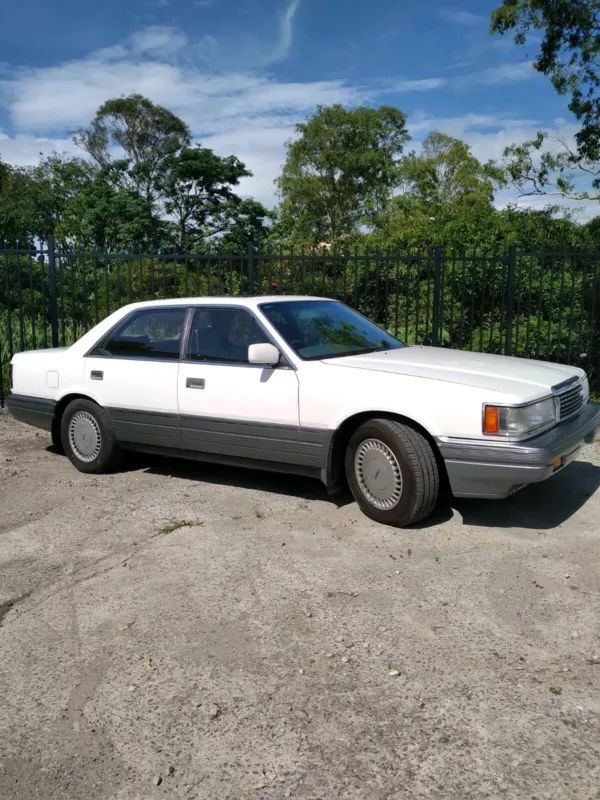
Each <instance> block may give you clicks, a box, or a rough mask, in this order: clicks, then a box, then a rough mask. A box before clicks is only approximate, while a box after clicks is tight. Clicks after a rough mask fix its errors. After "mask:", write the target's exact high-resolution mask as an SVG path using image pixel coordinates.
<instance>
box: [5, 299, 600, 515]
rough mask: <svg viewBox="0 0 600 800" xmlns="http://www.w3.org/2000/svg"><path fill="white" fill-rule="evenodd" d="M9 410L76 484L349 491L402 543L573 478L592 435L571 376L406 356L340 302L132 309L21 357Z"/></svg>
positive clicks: (460, 358) (463, 356) (489, 359)
mask: <svg viewBox="0 0 600 800" xmlns="http://www.w3.org/2000/svg"><path fill="white" fill-rule="evenodd" d="M11 389H12V394H11V395H10V396H9V398H8V401H7V405H8V407H9V409H10V411H11V412H12V414H13V416H15V417H16V418H17V419H19V420H22V421H23V422H27V423H30V424H31V425H36V426H38V427H40V428H44V429H46V430H49V431H51V433H52V438H53V442H54V444H55V445H56V446H57V447H59V448H62V449H64V451H65V452H66V453H67V455H68V457H69V458H70V460H71V461H72V463H73V464H74V465H75V467H77V469H79V470H81V471H82V472H104V471H106V470H109V469H112V468H114V467H115V466H116V464H117V463H118V459H119V456H120V455H121V454H122V452H123V451H124V450H142V451H146V452H153V453H159V454H165V455H179V456H182V457H185V458H195V459H200V460H202V461H214V462H226V463H230V464H237V465H244V466H248V467H252V468H257V469H267V470H273V469H274V470H284V471H288V472H292V473H299V474H304V475H312V476H315V477H318V478H320V479H321V480H322V481H323V483H324V484H325V485H326V486H327V488H328V490H329V491H330V492H334V491H336V490H337V489H338V488H339V487H340V486H343V485H344V483H345V481H346V480H347V482H348V483H349V485H350V488H351V490H352V493H353V494H354V497H355V498H356V501H357V503H358V504H359V506H360V507H361V509H362V510H363V511H364V512H365V514H367V515H368V516H369V517H371V518H372V519H374V520H377V521H379V522H383V523H387V524H390V525H397V526H402V525H408V524H411V523H415V522H417V521H418V520H420V519H423V518H424V517H426V516H427V515H428V514H430V513H431V511H432V510H433V508H434V506H435V505H436V502H437V499H438V494H439V490H440V484H441V483H442V482H443V481H447V482H448V483H449V485H450V488H451V490H452V491H453V493H454V495H456V496H458V497H480V498H502V497H507V496H508V495H510V494H512V493H513V492H515V491H517V490H518V489H520V488H522V487H523V486H525V485H526V484H530V483H534V482H537V481H542V480H544V479H545V478H548V477H549V476H550V475H552V474H554V473H555V472H558V471H559V470H560V469H562V468H563V467H565V466H566V465H567V464H568V463H569V462H571V461H572V460H573V459H574V458H575V457H576V456H577V453H578V452H579V449H580V448H581V446H582V444H583V442H584V441H591V440H593V438H594V435H595V433H596V431H597V429H598V428H600V406H597V405H594V404H593V403H590V402H589V387H588V381H587V378H586V376H585V373H584V372H583V371H582V370H580V369H577V368H575V367H569V366H563V365H559V364H549V363H544V362H538V361H528V360H523V359H517V358H507V357H503V356H493V355H483V354H481V353H468V352H462V351H456V350H445V349H438V348H430V347H407V346H405V345H404V344H403V343H402V342H400V341H398V340H397V339H395V338H394V337H393V336H391V335H390V334H389V333H387V332H386V331H384V330H382V329H381V328H379V327H377V326H376V325H374V324H373V323H372V322H370V321H369V320H367V319H366V318H365V317H363V316H361V315H360V314H358V313H357V312H356V311H353V310H351V309H350V308H348V307H347V306H345V305H343V304H342V303H339V302H337V301H334V300H326V299H321V298H314V297H253V298H231V297H229V298H189V299H177V300H165V301H154V302H144V303H136V304H134V305H129V306H126V307H125V308H121V309H120V310H119V311H116V312H115V313H114V314H112V315H111V316H109V317H107V318H106V319H105V320H104V321H103V322H101V323H100V324H99V325H97V326H96V327H95V328H93V329H92V330H90V331H89V332H88V333H86V334H85V336H83V337H82V338H81V339H80V340H79V341H78V342H76V343H75V344H74V345H72V346H71V347H68V348H57V349H52V350H35V351H31V352H27V353H18V354H17V355H15V356H14V357H13V359H12V363H11Z"/></svg>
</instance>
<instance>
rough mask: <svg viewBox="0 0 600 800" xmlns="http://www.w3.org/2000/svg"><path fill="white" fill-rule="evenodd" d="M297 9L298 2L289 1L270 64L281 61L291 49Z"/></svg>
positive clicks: (295, 0) (297, 0)
mask: <svg viewBox="0 0 600 800" xmlns="http://www.w3.org/2000/svg"><path fill="white" fill-rule="evenodd" d="M299 7H300V0H291V3H290V4H289V6H288V7H287V8H286V10H285V12H284V13H283V16H282V17H281V33H280V36H279V41H278V42H277V44H276V46H275V48H274V49H273V52H272V53H271V62H272V63H274V62H276V61H282V60H283V59H284V58H287V56H288V55H289V52H290V50H291V47H292V38H293V22H294V17H295V16H296V12H297V11H298V8H299Z"/></svg>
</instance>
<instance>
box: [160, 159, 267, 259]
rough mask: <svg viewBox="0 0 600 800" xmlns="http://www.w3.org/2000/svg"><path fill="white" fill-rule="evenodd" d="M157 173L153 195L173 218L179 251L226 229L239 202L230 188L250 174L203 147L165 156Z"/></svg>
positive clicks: (235, 163)
mask: <svg viewBox="0 0 600 800" xmlns="http://www.w3.org/2000/svg"><path fill="white" fill-rule="evenodd" d="M157 173H158V174H157V178H156V188H157V192H158V195H159V197H160V200H161V201H162V204H163V207H164V210H165V212H166V213H167V214H168V215H169V216H170V217H172V218H173V219H174V224H173V229H174V232H175V240H176V244H177V247H178V248H179V249H180V250H184V249H186V248H189V247H191V246H193V245H196V244H197V243H198V242H201V241H203V240H205V239H206V238H208V237H210V236H213V235H214V234H217V233H223V232H225V231H226V230H227V227H228V222H229V217H230V216H231V215H232V214H233V213H234V212H235V206H236V204H239V202H240V201H239V198H238V197H237V196H236V195H235V194H234V192H233V187H235V186H237V185H238V184H239V182H240V179H241V178H246V177H248V176H250V175H252V173H251V172H250V171H249V170H247V169H246V167H245V166H244V164H242V162H241V161H240V160H239V159H238V158H236V157H235V156H228V157H226V158H223V157H221V156H217V155H215V153H213V151H212V150H209V149H208V148H206V147H193V148H192V147H186V148H184V149H182V150H180V151H178V152H174V153H170V154H168V155H166V156H165V157H164V158H163V159H162V161H161V163H160V165H159V167H158V170H157Z"/></svg>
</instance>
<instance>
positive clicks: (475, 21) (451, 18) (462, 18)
mask: <svg viewBox="0 0 600 800" xmlns="http://www.w3.org/2000/svg"><path fill="white" fill-rule="evenodd" d="M439 13H440V16H441V17H442V18H443V19H445V20H446V22H454V23H456V24H457V25H469V26H474V25H481V24H482V23H483V22H485V17H482V16H480V15H479V14H471V12H470V11H454V10H452V9H449V8H441V9H440V12H439Z"/></svg>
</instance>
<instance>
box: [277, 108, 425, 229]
mask: <svg viewBox="0 0 600 800" xmlns="http://www.w3.org/2000/svg"><path fill="white" fill-rule="evenodd" d="M296 133H297V134H298V135H299V136H298V138H297V139H296V140H295V141H290V142H288V144H287V159H286V163H285V165H284V167H283V171H282V174H281V176H280V177H279V179H278V180H277V182H276V183H277V187H278V189H279V193H280V196H281V198H282V213H283V215H284V216H288V217H292V218H294V219H295V220H296V221H297V225H296V228H297V229H298V230H299V231H301V232H302V233H303V234H304V235H306V236H309V237H311V238H312V239H313V241H315V240H316V241H318V240H319V239H322V238H325V239H331V240H335V239H337V238H339V237H340V236H341V235H343V234H348V233H350V232H351V231H353V230H355V229H356V228H357V227H358V225H359V224H360V223H361V222H364V221H365V220H367V219H370V218H371V217H372V215H373V214H374V213H377V212H378V211H380V210H381V209H382V208H383V207H385V206H386V205H387V203H388V202H389V201H390V199H391V196H392V191H393V188H394V187H395V186H396V185H397V182H398V159H399V157H400V154H401V153H402V149H403V147H404V145H405V144H406V142H407V141H408V140H409V135H408V132H407V129H406V117H405V115H404V114H403V112H402V111H400V110H399V109H397V108H393V107H390V106H382V107H381V108H378V109H373V108H366V107H363V106H361V107H359V108H355V109H351V110H348V109H345V108H343V107H342V106H340V105H335V106H331V107H329V108H326V107H323V106H319V107H318V109H317V112H316V113H315V114H314V116H312V117H311V118H310V119H309V120H308V121H307V122H304V123H301V124H299V125H297V126H296Z"/></svg>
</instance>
